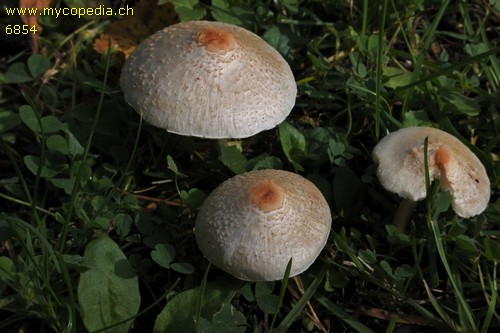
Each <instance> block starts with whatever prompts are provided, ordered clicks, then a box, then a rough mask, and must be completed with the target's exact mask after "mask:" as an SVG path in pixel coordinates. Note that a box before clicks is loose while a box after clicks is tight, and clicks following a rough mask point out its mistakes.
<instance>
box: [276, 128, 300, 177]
mask: <svg viewBox="0 0 500 333" xmlns="http://www.w3.org/2000/svg"><path fill="white" fill-rule="evenodd" d="M279 131H280V140H281V147H282V149H283V152H284V153H285V155H286V157H287V158H288V161H289V162H290V163H292V165H293V166H294V168H295V169H296V170H297V171H304V168H303V167H302V166H301V165H300V164H299V163H300V162H301V161H302V159H303V158H304V155H305V152H306V138H305V136H304V135H303V134H302V133H301V132H300V131H299V130H298V129H296V128H295V127H293V126H292V125H291V124H290V123H288V122H287V121H284V122H282V123H281V124H280V125H279Z"/></svg>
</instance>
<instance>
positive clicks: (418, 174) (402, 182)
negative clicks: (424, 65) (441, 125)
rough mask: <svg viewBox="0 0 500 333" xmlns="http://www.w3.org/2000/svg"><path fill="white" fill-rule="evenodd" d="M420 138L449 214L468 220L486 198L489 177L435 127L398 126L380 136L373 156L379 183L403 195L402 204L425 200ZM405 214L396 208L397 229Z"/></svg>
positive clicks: (473, 157)
mask: <svg viewBox="0 0 500 333" xmlns="http://www.w3.org/2000/svg"><path fill="white" fill-rule="evenodd" d="M425 138H428V144H427V158H428V168H429V178H430V180H431V181H432V180H434V179H439V180H440V184H441V190H443V191H449V192H450V193H451V195H452V202H451V207H452V209H453V210H454V211H455V213H456V214H457V215H458V216H460V217H463V218H470V217H473V216H475V215H478V214H480V213H481V212H483V211H484V210H485V209H486V206H487V205H488V201H489V199H490V180H489V179H488V175H487V174H486V170H485V168H484V166H483V164H482V163H481V161H479V159H478V158H477V157H476V155H474V154H473V153H472V152H471V151H470V150H469V148H467V146H465V145H464V144H463V143H462V142H460V140H458V139H457V138H456V137H454V136H453V135H451V134H448V133H446V132H444V131H441V130H439V129H435V128H431V127H409V128H403V129H400V130H398V131H396V132H392V133H390V134H388V135H387V136H386V137H384V138H383V139H382V140H380V142H379V143H378V144H377V145H376V146H375V148H374V150H373V160H374V161H375V163H377V164H378V168H377V176H378V179H379V180H380V183H381V184H382V186H383V187H384V188H386V189H387V190H389V191H391V192H394V193H397V194H398V195H399V196H400V197H402V198H404V199H406V200H407V201H403V203H402V206H403V207H405V206H406V207H411V206H414V205H415V204H411V202H413V203H416V202H417V201H419V200H422V199H424V198H425V196H426V189H425V165H424V141H425ZM408 217H409V213H408V209H407V208H401V207H400V209H398V212H397V213H396V216H395V220H394V222H395V224H396V226H397V228H398V229H399V230H400V231H402V230H404V227H405V224H406V220H407V218H408Z"/></svg>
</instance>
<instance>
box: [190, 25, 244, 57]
mask: <svg viewBox="0 0 500 333" xmlns="http://www.w3.org/2000/svg"><path fill="white" fill-rule="evenodd" d="M196 41H197V42H198V44H200V45H201V46H204V47H205V48H206V49H207V50H208V51H210V52H221V51H230V50H232V49H233V48H234V45H235V44H236V42H235V40H234V37H233V35H232V34H231V33H229V32H227V31H225V30H222V29H220V28H207V29H203V30H202V31H200V32H199V33H198V35H197V36H196Z"/></svg>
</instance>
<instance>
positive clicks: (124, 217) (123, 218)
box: [112, 213, 134, 237]
mask: <svg viewBox="0 0 500 333" xmlns="http://www.w3.org/2000/svg"><path fill="white" fill-rule="evenodd" d="M112 223H113V224H114V225H115V226H116V233H117V234H118V235H119V236H120V237H126V236H127V235H128V234H129V233H130V230H131V229H132V225H133V224H134V222H133V220H132V217H131V216H130V215H128V214H124V213H118V214H116V215H115V217H114V218H113V220H112Z"/></svg>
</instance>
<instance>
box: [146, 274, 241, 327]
mask: <svg viewBox="0 0 500 333" xmlns="http://www.w3.org/2000/svg"><path fill="white" fill-rule="evenodd" d="M242 285H243V282H242V281H239V280H236V279H230V280H225V279H217V280H216V281H213V282H210V283H207V284H206V286H205V290H204V293H203V295H200V290H201V289H200V287H197V288H194V289H189V290H186V291H183V292H180V293H179V294H177V295H175V296H174V297H173V298H172V299H170V300H169V301H168V302H167V305H166V306H165V307H164V308H163V310H162V311H161V312H160V314H159V315H158V316H157V317H156V322H155V326H154V328H153V332H154V333H170V332H196V328H195V322H194V318H195V313H196V306H193V305H194V304H197V302H198V301H199V300H200V298H201V304H200V308H201V316H202V317H203V318H206V319H208V320H210V321H211V320H212V318H213V317H214V315H215V314H216V313H217V312H219V311H220V310H221V309H222V307H223V306H224V304H226V303H228V302H229V301H230V300H231V299H232V298H233V297H234V295H235V294H236V292H237V290H238V289H239V288H240V287H241V286H242Z"/></svg>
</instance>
